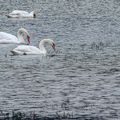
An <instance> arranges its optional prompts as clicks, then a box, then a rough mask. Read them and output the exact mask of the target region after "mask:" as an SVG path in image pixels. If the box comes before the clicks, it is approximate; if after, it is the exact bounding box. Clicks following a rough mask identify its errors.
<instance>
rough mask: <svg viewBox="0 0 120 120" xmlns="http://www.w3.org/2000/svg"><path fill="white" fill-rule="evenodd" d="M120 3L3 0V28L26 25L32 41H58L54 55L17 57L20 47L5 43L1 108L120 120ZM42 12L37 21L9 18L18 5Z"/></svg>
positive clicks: (0, 70) (1, 52)
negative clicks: (15, 50)
mask: <svg viewBox="0 0 120 120" xmlns="http://www.w3.org/2000/svg"><path fill="white" fill-rule="evenodd" d="M119 4H120V3H119V1H117V0H113V1H112V0H110V1H109V0H106V1H95V0H90V1H83V0H77V1H70V0H62V1H59V0H51V1H49V0H46V1H44V0H40V1H39V0H36V1H34V0H29V1H28V0H24V1H23V0H20V1H18V0H15V1H14V2H13V0H8V1H7V0H4V1H3V0H1V1H0V8H1V11H0V30H1V31H5V32H9V33H12V34H14V35H16V32H17V30H18V29H19V28H20V27H25V28H26V29H28V31H29V33H30V34H31V44H32V45H35V46H38V43H39V41H40V40H41V39H43V38H52V39H54V40H55V42H56V53H55V52H54V51H52V50H51V48H50V47H49V48H48V56H46V57H43V56H39V55H32V56H11V54H10V50H12V49H13V48H14V47H16V46H17V45H0V47H1V50H0V88H1V89H0V109H1V110H4V111H12V110H16V111H23V112H31V111H32V112H33V111H35V112H36V113H40V114H42V115H43V116H49V115H53V116H54V115H56V114H59V115H61V116H62V115H64V113H66V114H70V115H72V117H76V118H77V117H78V118H79V117H81V119H82V118H83V119H84V118H85V117H86V119H87V118H88V119H92V120H94V119H95V120H97V119H100V120H103V119H105V120H106V119H107V120H113V119H116V120H117V119H118V120H119V118H120V94H119V93H120V82H119V80H120V75H119V73H120V57H119V56H120V43H119V38H120V18H119V12H120V11H119ZM18 8H19V9H23V10H27V11H32V10H33V9H34V10H35V11H36V14H37V18H36V19H29V20H28V19H19V20H18V19H8V18H6V16H5V14H7V13H9V12H11V11H12V10H14V9H18Z"/></svg>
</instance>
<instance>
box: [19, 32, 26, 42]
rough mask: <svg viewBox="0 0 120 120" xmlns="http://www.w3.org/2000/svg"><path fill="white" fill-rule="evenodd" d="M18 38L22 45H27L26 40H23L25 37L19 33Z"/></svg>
mask: <svg viewBox="0 0 120 120" xmlns="http://www.w3.org/2000/svg"><path fill="white" fill-rule="evenodd" d="M17 37H18V40H19V41H20V42H21V43H25V41H24V39H23V36H22V35H20V33H19V32H18V33H17Z"/></svg>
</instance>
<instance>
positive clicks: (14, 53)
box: [11, 50, 19, 55]
mask: <svg viewBox="0 0 120 120" xmlns="http://www.w3.org/2000/svg"><path fill="white" fill-rule="evenodd" d="M11 53H12V54H13V55H19V54H18V53H17V52H15V51H13V50H12V51H11Z"/></svg>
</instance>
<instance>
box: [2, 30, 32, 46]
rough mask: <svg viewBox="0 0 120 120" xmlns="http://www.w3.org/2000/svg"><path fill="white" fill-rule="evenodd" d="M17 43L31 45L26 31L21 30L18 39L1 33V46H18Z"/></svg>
mask: <svg viewBox="0 0 120 120" xmlns="http://www.w3.org/2000/svg"><path fill="white" fill-rule="evenodd" d="M16 43H17V44H19V43H26V44H30V35H29V33H28V32H27V30H26V29H24V28H20V29H19V30H18V32H17V37H16V36H14V35H12V34H9V33H6V32H0V44H16Z"/></svg>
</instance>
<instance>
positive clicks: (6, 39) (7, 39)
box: [0, 32, 19, 43]
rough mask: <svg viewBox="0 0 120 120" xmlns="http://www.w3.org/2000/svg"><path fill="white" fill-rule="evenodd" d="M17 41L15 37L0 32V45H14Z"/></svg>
mask: <svg viewBox="0 0 120 120" xmlns="http://www.w3.org/2000/svg"><path fill="white" fill-rule="evenodd" d="M16 42H18V43H19V41H18V39H17V37H16V36H14V35H11V34H9V33H5V32H0V43H16Z"/></svg>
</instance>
